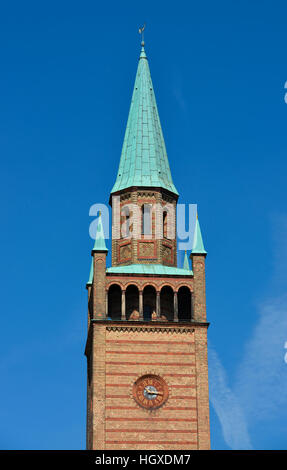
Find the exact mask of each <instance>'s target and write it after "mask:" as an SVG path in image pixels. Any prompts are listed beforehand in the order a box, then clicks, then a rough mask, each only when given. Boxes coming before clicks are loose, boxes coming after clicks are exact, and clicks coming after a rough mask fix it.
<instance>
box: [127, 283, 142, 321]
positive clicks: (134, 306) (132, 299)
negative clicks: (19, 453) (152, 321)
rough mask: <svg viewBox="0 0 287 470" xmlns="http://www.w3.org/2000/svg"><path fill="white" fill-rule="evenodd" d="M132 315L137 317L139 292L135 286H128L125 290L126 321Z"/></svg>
mask: <svg viewBox="0 0 287 470" xmlns="http://www.w3.org/2000/svg"><path fill="white" fill-rule="evenodd" d="M132 314H133V316H135V317H136V316H137V315H138V316H139V290H138V288H137V286H135V285H130V286H128V287H127V289H126V319H127V320H129V318H130V316H131V315H132ZM135 319H136V318H135Z"/></svg>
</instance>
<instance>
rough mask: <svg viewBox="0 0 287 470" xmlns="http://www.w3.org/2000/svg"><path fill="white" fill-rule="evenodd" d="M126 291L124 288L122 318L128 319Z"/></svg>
mask: <svg viewBox="0 0 287 470" xmlns="http://www.w3.org/2000/svg"><path fill="white" fill-rule="evenodd" d="M126 318H127V316H126V291H125V290H122V315H121V320H126Z"/></svg>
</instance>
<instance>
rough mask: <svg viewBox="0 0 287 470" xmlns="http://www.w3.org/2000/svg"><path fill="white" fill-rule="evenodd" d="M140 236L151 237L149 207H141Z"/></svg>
mask: <svg viewBox="0 0 287 470" xmlns="http://www.w3.org/2000/svg"><path fill="white" fill-rule="evenodd" d="M142 235H151V205H150V204H143V205H142Z"/></svg>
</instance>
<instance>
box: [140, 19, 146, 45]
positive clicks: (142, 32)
mask: <svg viewBox="0 0 287 470" xmlns="http://www.w3.org/2000/svg"><path fill="white" fill-rule="evenodd" d="M144 30H145V24H144V25H143V27H142V28H139V34H141V35H142V46H144Z"/></svg>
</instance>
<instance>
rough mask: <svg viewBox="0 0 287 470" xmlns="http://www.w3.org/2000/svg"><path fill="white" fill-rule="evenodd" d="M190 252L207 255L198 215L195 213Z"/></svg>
mask: <svg viewBox="0 0 287 470" xmlns="http://www.w3.org/2000/svg"><path fill="white" fill-rule="evenodd" d="M191 254H202V255H207V251H206V250H205V248H204V244H203V240H202V235H201V230H200V225H199V220H198V215H196V222H195V229H194V238H193V246H192V250H191Z"/></svg>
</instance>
